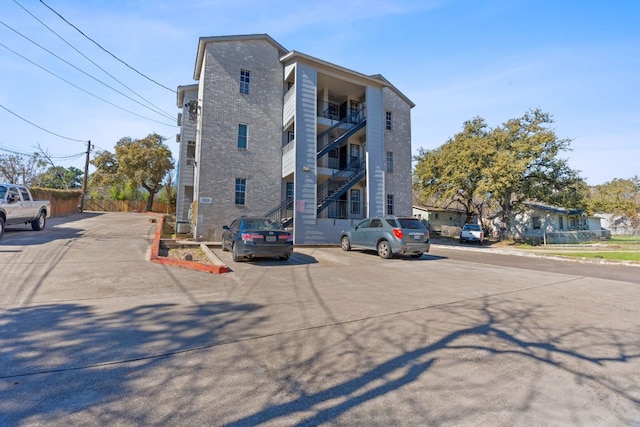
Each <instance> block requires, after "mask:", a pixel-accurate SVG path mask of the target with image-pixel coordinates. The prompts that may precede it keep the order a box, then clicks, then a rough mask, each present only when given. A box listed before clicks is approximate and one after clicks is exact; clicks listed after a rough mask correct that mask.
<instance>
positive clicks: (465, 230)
mask: <svg viewBox="0 0 640 427" xmlns="http://www.w3.org/2000/svg"><path fill="white" fill-rule="evenodd" d="M483 238H484V233H483V232H482V228H480V225H478V224H465V225H464V226H462V229H461V230H460V244H462V243H464V242H477V243H478V244H480V245H481V244H482V240H483Z"/></svg>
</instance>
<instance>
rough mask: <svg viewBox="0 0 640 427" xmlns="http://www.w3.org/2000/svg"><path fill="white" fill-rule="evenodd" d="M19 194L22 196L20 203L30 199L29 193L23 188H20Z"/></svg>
mask: <svg viewBox="0 0 640 427" xmlns="http://www.w3.org/2000/svg"><path fill="white" fill-rule="evenodd" d="M20 194H22V201H23V202H28V201H30V200H31V199H30V198H29V192H28V191H27V189H26V188H24V187H20Z"/></svg>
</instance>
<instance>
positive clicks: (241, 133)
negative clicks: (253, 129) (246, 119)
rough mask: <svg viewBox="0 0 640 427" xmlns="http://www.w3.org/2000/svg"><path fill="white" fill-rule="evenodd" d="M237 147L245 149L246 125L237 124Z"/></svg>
mask: <svg viewBox="0 0 640 427" xmlns="http://www.w3.org/2000/svg"><path fill="white" fill-rule="evenodd" d="M238 148H241V149H243V150H246V149H247V125H243V124H239V125H238Z"/></svg>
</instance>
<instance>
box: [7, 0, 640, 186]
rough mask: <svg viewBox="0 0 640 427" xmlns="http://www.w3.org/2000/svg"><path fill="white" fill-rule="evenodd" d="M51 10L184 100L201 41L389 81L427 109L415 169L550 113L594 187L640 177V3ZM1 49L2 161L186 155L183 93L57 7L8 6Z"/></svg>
mask: <svg viewBox="0 0 640 427" xmlns="http://www.w3.org/2000/svg"><path fill="white" fill-rule="evenodd" d="M44 3H46V5H48V6H50V7H51V8H52V9H54V10H55V11H56V12H58V13H59V14H60V15H62V16H63V17H64V18H66V19H67V20H68V21H69V22H70V23H72V24H74V25H75V26H77V27H78V28H79V29H80V30H82V31H83V32H84V33H85V34H86V35H87V36H89V37H91V38H92V39H93V40H95V41H96V42H97V43H99V44H100V45H101V46H102V47H104V48H105V49H106V50H108V51H110V52H111V53H113V54H114V55H116V56H117V57H118V58H120V59H122V60H123V61H125V62H126V63H127V64H129V65H130V66H131V67H133V68H135V69H136V70H138V71H140V72H141V73H143V74H144V75H145V76H147V77H149V78H151V79H153V80H155V81H156V82H158V83H160V84H161V85H164V86H166V87H168V88H170V89H172V90H173V89H175V87H177V86H178V85H185V84H192V83H194V81H193V67H194V64H195V55H196V48H197V43H198V38H199V37H204V36H219V35H235V34H253V33H267V34H269V35H270V36H272V37H273V38H274V39H275V40H276V41H278V42H279V43H280V44H282V45H283V46H284V47H286V48H287V49H290V50H296V51H299V52H303V53H305V54H308V55H311V56H315V57H318V58H320V59H323V60H325V61H329V62H332V63H335V64H338V65H340V66H343V67H347V68H350V69H353V70H356V71H358V72H361V73H364V74H378V73H379V74H382V75H384V76H385V77H386V78H387V79H388V80H389V81H391V82H392V83H393V84H394V85H395V86H396V87H397V88H398V89H399V90H401V91H402V92H403V93H404V94H405V95H407V96H408V97H409V98H410V99H411V100H412V101H413V102H414V103H415V104H416V107H415V108H414V109H413V110H412V140H413V141H412V148H413V152H414V154H415V153H417V151H418V149H419V148H420V147H422V148H425V149H432V148H436V147H438V146H440V145H441V144H443V143H445V142H446V141H447V139H449V138H451V137H452V136H453V135H454V134H455V133H457V132H459V131H460V130H461V129H462V124H463V122H464V121H466V120H469V119H472V118H473V117H477V116H479V117H482V118H484V119H485V120H486V122H487V123H488V124H489V125H490V126H491V127H496V126H499V125H501V124H502V123H504V122H505V121H507V120H509V119H511V118H516V117H520V116H521V115H522V114H524V113H525V112H526V111H527V110H529V109H533V108H540V109H542V110H543V111H545V112H548V113H550V114H552V115H553V117H554V120H555V123H554V125H553V126H554V129H555V131H556V134H557V135H558V136H559V137H561V138H569V139H572V143H571V148H572V151H571V152H568V153H566V154H565V155H564V157H567V158H568V159H569V164H570V166H571V167H572V168H574V169H578V170H580V171H581V174H582V176H583V177H584V178H585V179H586V180H587V183H588V184H590V185H596V184H601V183H604V182H606V181H610V180H612V179H613V178H631V177H633V176H635V175H640V166H638V164H639V160H640V21H639V19H640V18H639V17H640V2H639V1H636V0H618V1H611V2H605V1H601V0H599V1H593V0H583V1H578V0H567V1H557V0H540V1H524V0H522V1H521V0H500V1H498V0H484V1H481V0H450V1H449V0H414V1H411V0H396V1H391V0H389V1H386V0H369V1H364V0H351V1H348V2H324V1H322V2H321V1H304V0H295V1H290V0H279V1H271V0H244V1H222V0H191V1H187V2H185V1H177V0H173V1H169V0H136V1H134V0H131V1H119V0H112V1H108V2H107V1H102V0H44ZM25 9H26V10H27V11H28V12H29V13H30V14H32V15H34V16H35V17H37V18H38V19H39V20H40V21H42V23H44V24H46V26H48V27H49V28H51V29H52V30H53V31H55V32H56V33H57V34H58V35H59V36H61V37H62V38H64V39H65V40H66V42H67V43H69V44H70V45H72V46H73V47H74V48H76V49H78V50H79V51H81V52H82V53H83V54H84V55H86V56H87V57H89V58H90V59H91V60H92V61H93V62H95V63H96V64H98V65H99V66H100V67H101V68H103V69H104V70H106V71H107V72H108V73H109V74H111V75H112V76H114V77H115V78H116V79H117V80H118V81H119V82H120V83H119V82H117V81H116V80H114V79H112V77H110V76H108V75H107V74H105V73H104V72H103V71H101V70H100V69H98V68H97V67H96V66H95V65H93V64H92V63H91V62H89V61H88V60H87V59H85V58H84V57H82V56H81V55H80V54H78V53H77V52H76V51H75V50H74V49H72V48H71V47H70V46H69V45H68V44H67V43H65V42H63V41H62V40H61V39H60V38H58V36H56V35H54V34H53V33H52V32H50V31H49V30H48V29H47V28H46V27H45V26H44V25H43V24H42V23H40V22H38V20H36V19H35V18H34V17H33V16H31V15H30V14H29V13H27V11H25ZM25 37H28V38H29V39H31V40H32V41H33V42H35V43H37V44H39V45H40V46H42V47H44V48H46V49H47V50H49V51H51V52H53V53H54V54H56V55H57V56H59V57H60V58H63V59H64V60H66V61H68V62H69V63H71V64H73V65H74V66H75V67H77V68H79V69H81V70H83V71H84V72H85V73H86V74H84V73H82V72H80V71H78V70H77V69H75V68H73V67H71V66H69V65H68V64H66V63H64V62H62V61H61V60H60V59H57V58H56V57H54V56H53V55H51V54H50V53H47V52H46V51H44V50H42V49H41V48H40V47H37V46H36V45H35V44H33V43H32V42H30V41H28V40H26V39H25ZM0 43H1V45H0V106H2V107H4V108H0V124H1V127H2V133H0V150H3V151H0V154H6V153H7V151H6V150H13V151H17V152H32V151H34V150H35V148H36V147H37V146H38V145H40V146H41V147H42V148H44V149H45V150H47V151H48V153H49V154H50V155H51V156H52V157H53V159H54V161H55V162H56V164H58V165H61V166H65V167H68V166H76V167H79V168H81V169H82V168H83V165H84V155H82V154H81V153H83V152H84V151H85V150H86V144H85V143H84V142H82V141H86V140H91V141H92V143H93V144H95V145H96V146H97V147H98V148H99V149H106V150H112V149H113V146H114V145H115V143H116V142H117V141H118V140H119V139H120V138H122V137H132V138H142V137H144V136H146V135H148V134H149V133H152V132H157V133H159V134H161V135H164V136H167V137H170V139H169V140H168V141H167V144H168V145H169V147H170V148H171V149H172V150H173V152H174V153H177V143H176V142H175V139H174V135H175V134H176V133H177V132H178V129H177V127H176V126H175V116H176V115H177V113H178V109H177V107H176V97H175V94H174V93H172V91H171V90H167V89H165V88H163V87H161V86H159V85H157V84H155V83H153V82H151V81H149V80H147V79H146V78H144V77H143V76H141V75H139V74H137V73H136V72H134V71H132V70H131V69H130V68H127V67H126V66H125V65H123V64H122V63H120V62H118V61H117V60H115V59H114V58H113V57H111V56H110V55H108V54H107V53H105V52H104V51H103V50H101V49H99V48H98V47H97V46H96V45H95V44H93V43H91V42H90V41H89V40H87V39H86V38H85V37H83V36H82V35H81V34H80V33H78V32H77V31H76V30H75V29H73V28H72V27H71V26H69V25H68V24H67V23H65V22H64V21H63V20H62V19H60V18H59V17H58V16H57V15H55V14H54V13H53V12H52V11H51V10H50V9H48V8H47V7H46V6H45V4H43V3H42V2H40V1H37V0H3V1H2V5H0ZM18 54H19V55H21V56H22V57H21V56H19V55H18ZM25 58H26V59H25ZM29 61H31V62H29ZM35 64H37V65H35ZM40 67H42V68H44V69H46V70H47V71H45V70H43V69H42V68H40ZM52 73H53V74H56V75H57V76H58V77H54V76H53V75H52ZM87 74H89V75H90V76H93V78H91V77H89V76H87ZM61 79H64V80H66V82H65V81H63V80H61ZM95 79H97V80H99V81H101V82H103V83H105V84H107V85H109V86H112V87H113V88H115V89H117V90H119V91H120V92H122V93H125V94H126V95H127V96H128V97H129V98H133V99H135V100H136V101H138V102H134V101H132V100H131V99H129V98H127V97H125V96H122V95H120V94H118V93H116V92H115V91H113V90H111V89H109V88H107V87H106V86H105V85H103V84H102V83H99V82H98V81H96V80H95ZM69 83H71V84H69ZM121 84H124V85H126V86H127V87H128V88H130V89H132V90H133V91H135V92H136V93H137V94H138V95H140V96H142V97H143V98H144V99H145V100H144V101H143V100H141V98H138V96H137V95H134V94H133V93H131V92H129V90H128V89H126V88H125V87H124V86H122V85H121ZM98 98H102V100H101V99H98ZM140 104H143V105H144V106H143V105H140ZM7 110H10V111H11V112H12V113H13V114H12V113H10V112H9V111H7ZM125 110H127V111H125ZM154 110H155V111H154ZM14 114H17V115H19V116H21V117H22V118H23V119H26V120H28V121H30V122H32V123H33V125H32V124H29V123H26V122H25V121H23V120H22V119H20V118H18V117H16V116H15V115H14ZM140 116H143V117H140ZM34 125H36V126H39V127H41V128H43V129H45V130H46V131H49V132H46V131H44V130H42V129H40V128H38V127H36V126H34ZM50 132H52V133H54V134H57V135H59V136H63V137H65V138H61V137H59V136H55V135H52V134H51V133H50ZM75 140H77V141H75ZM176 157H177V154H176Z"/></svg>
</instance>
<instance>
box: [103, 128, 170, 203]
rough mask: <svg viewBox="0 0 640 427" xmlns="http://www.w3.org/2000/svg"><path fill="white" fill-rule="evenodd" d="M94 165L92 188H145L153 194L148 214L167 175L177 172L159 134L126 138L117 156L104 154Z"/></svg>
mask: <svg viewBox="0 0 640 427" xmlns="http://www.w3.org/2000/svg"><path fill="white" fill-rule="evenodd" d="M91 164H93V165H94V166H95V167H96V171H95V172H94V173H93V174H92V176H91V185H94V186H101V185H108V186H114V185H123V184H127V183H128V184H131V185H132V186H134V187H142V188H144V189H145V190H146V191H147V192H148V193H149V196H148V197H147V210H151V208H152V206H153V199H154V197H155V195H156V193H158V192H159V191H160V190H161V189H162V181H163V179H164V177H165V175H166V174H167V173H168V172H169V171H171V170H172V169H173V168H174V162H173V159H172V158H171V150H169V147H167V146H166V145H165V144H164V140H163V138H162V137H161V136H160V135H158V134H156V133H153V134H150V135H148V136H147V137H146V138H143V139H132V138H129V137H126V138H122V139H120V141H118V142H117V144H116V146H115V153H111V152H109V151H102V152H100V153H99V154H97V155H96V156H95V157H94V158H93V159H92V160H91Z"/></svg>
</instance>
